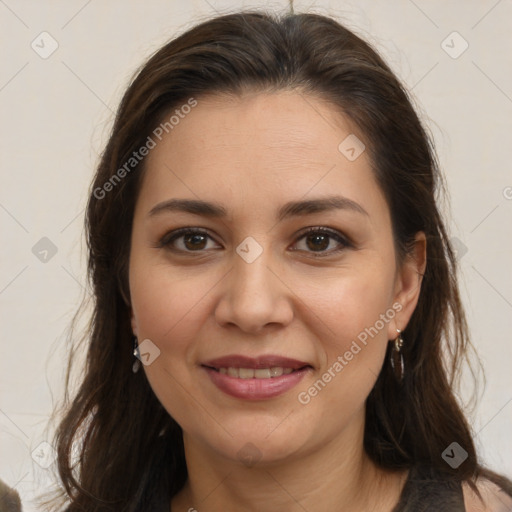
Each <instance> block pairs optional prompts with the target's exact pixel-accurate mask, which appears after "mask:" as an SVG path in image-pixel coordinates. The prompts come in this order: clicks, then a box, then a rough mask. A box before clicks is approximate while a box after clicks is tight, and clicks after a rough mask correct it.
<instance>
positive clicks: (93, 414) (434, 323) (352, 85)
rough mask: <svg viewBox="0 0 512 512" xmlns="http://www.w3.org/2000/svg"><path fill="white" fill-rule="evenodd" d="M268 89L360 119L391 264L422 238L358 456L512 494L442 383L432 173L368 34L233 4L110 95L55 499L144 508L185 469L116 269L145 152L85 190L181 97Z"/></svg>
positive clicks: (448, 368) (440, 285)
mask: <svg viewBox="0 0 512 512" xmlns="http://www.w3.org/2000/svg"><path fill="white" fill-rule="evenodd" d="M280 90H294V91H297V92H298V93H300V94H304V95H311V96H314V97H316V98H319V99H321V100H323V101H326V102H328V103H329V104H331V105H332V106H333V108H335V109H337V111H339V112H342V113H344V115H346V116H348V117H349V118H350V119H351V121H352V122H353V123H354V125H355V126H357V128H358V129H359V130H360V133H361V136H362V137H363V138H364V142H365V144H366V147H367V150H368V151H369V154H370V157H371V161H372V166H373V172H374V174H375V178H376V180H377V182H378V184H379V186H380V187H381V189H382V191H383V193H384V195H385V198H386V200H387V204H388V205H389V208H390V212H391V219H392V226H393V235H394V242H395V247H396V253H397V263H398V264H399V263H400V262H402V261H403V259H404V257H405V256H406V255H407V254H408V253H409V252H410V249H411V244H412V242H413V240H414V236H415V234H416V233H417V232H419V231H423V232H424V233H425V234H426V237H427V259H428V261H427V267H426V271H425V274H424V276H423V282H422V287H421V294H420V297H419V302H418V305H417V307H416V309H415V311H414V313H413V315H412V318H411V320H410V322H409V324H408V325H407V328H406V329H405V332H404V333H403V334H404V339H405V345H404V349H403V350H404V359H405V377H404V381H403V383H402V384H399V383H397V381H396V379H395V378H394V375H393V372H392V369H391V367H390V364H389V358H388V357H386V360H385V363H384V365H383V368H382V370H381V373H380V375H379V377H378V380H377V382H376V384H375V387H374V388H373V390H372V391H371V393H370V395H369V396H368V399H367V404H366V417H367V418H366V419H367V421H366V430H365V437H364V445H365V449H366V451H367V453H368V455H369V456H370V457H371V458H372V460H373V461H375V463H376V464H378V465H379V466H380V467H383V468H389V469H396V468H411V467H412V466H414V465H415V464H427V465H429V466H431V467H434V468H435V469H436V470H437V471H438V472H440V473H441V474H442V475H444V477H445V478H446V479H450V480H452V481H456V482H464V481H466V482H468V483H473V482H474V481H476V478H477V477H478V476H486V477H487V478H490V479H491V480H493V481H495V482H497V483H498V484H499V485H501V486H502V487H503V488H504V489H506V490H507V491H508V492H509V493H511V494H512V483H510V482H509V481H507V480H506V479H505V478H504V477H500V476H499V475H497V474H495V473H493V472H491V471H489V470H486V469H484V468H483V467H482V466H481V465H480V463H479V460H478V459H477V454H476V452H475V447H474V443H473V439H472V435H471V430H470V427H469V426H468V423H467V420H466V419H465V416H464V414H463V412H462V410H461V406H460V405H459V403H458V401H457V400H456V397H455V392H454V382H455V380H456V376H457V375H458V373H459V369H460V367H461V363H462V361H463V360H465V359H467V351H468V349H470V348H471V344H470V342H469V336H468V327H467V324H466V320H465V316H464V312H463V309H462V305H461V300H460V297H459V292H458V285H457V275H456V270H457V269H456V258H455V256H454V252H453V250H452V247H451V245H450V241H449V238H448V236H447V232H446V229H445V227H444V224H443V220H442V218H441V215H440V213H439V210H438V206H437V204H436V200H437V199H438V197H437V196H438V193H439V190H440V187H441V186H442V177H441V175H440V173H439V170H438V164H437V162H436V157H435V153H434V150H433V146H432V143H431V138H430V136H429V135H428V134H427V132H426V131H425V129H424V128H423V126H422V123H421V122H420V120H419V118H418V115H417V114H416V112H415V110H414V108H413V106H412V104H411V100H410V99H409V98H408V94H407V93H406V91H405V90H404V88H403V86H402V85H401V84H400V82H399V81H398V80H397V78H396V77H395V75H394V74H393V72H392V71H391V70H390V68H389V67H388V66H387V65H386V64H385V63H384V62H383V60H382V59H381V58H380V57H379V55H378V54H377V53H376V52H375V51H374V50H373V49H372V48H371V46H370V45H369V44H368V43H366V42H365V41H363V40H362V39H360V38H359V37H358V36H356V35H355V34H354V33H352V32H351V31H349V30H348V29H346V28H345V27H343V26H342V25H340V24H339V23H338V22H337V21H335V20H333V19H330V18H328V17H324V16H320V15H315V14H283V15H271V14H267V13H264V12H255V11H246V12H240V13H236V14H229V15H223V16H220V17H217V18H214V19H211V20H208V21H205V22H202V23H201V24H199V25H197V26H195V27H193V28H192V29H190V30H188V31H187V32H185V33H184V34H182V35H180V36H179V37H177V38H175V39H174V40H172V41H170V42H169V43H168V44H166V45H165V46H164V47H162V48H161V49H160V50H159V51H158V52H157V53H156V54H155V55H153V56H152V57H151V58H150V59H149V61H148V62H147V63H146V64H145V65H144V66H143V67H142V68H141V70H140V71H139V72H138V74H137V75H136V77H135V78H134V80H133V82H132V83H131V85H130V86H129V88H128V90H127V91H126V93H125V95H124V97H123V99H122V101H121V104H120V106H119V109H118V112H117V116H116V119H115V122H114V126H113V129H112V133H111V136H110V139H109V141H108V144H107V146H106V148H105V151H104V153H103V155H102V157H101V161H100V164H99V166H98V169H97V172H96V176H95V178H94V182H93V184H92V187H91V192H90V198H89V202H88V206H87V213H86V232H87V243H88V258H89V259H88V273H89V279H90V284H91V286H92V293H93V298H94V310H93V316H92V319H91V322H90V332H89V334H88V350H87V358H86V365H85V368H84V370H83V378H82V380H81V383H80V386H79V389H78V391H77V393H76V394H75V395H74V396H73V397H72V399H71V400H69V399H68V400H67V402H66V405H65V414H64V417H63V419H62V421H61V423H60V425H59V428H58V431H57V435H56V440H55V443H56V447H57V451H58V469H59V473H60V478H61V480H62V483H63V488H64V489H65V493H66V494H67V496H68V497H69V498H70V500H71V504H70V505H69V508H68V509H67V510H69V511H75V510H76V511H78V510H87V511H88V512H93V511H106V510H116V511H136V510H137V511H145V510H148V511H149V510H151V507H152V505H151V504H150V503H151V497H152V496H157V495H158V496H165V497H168V498H169V500H170V499H171V497H172V496H174V495H175V494H176V493H177V492H178V491H179V490H180V489H181V488H182V486H183V484H184V483H185V481H186V479H187V469H186V465H185V457H184V450H183V441H182V432H181V428H180V427H179V425H178V424H177V423H176V422H175V421H174V420H173V419H172V418H171V417H170V416H169V414H168V413H167V412H166V411H165V409H164V408H163V406H162V405H161V404H160V403H159V401H158V400H157V398H156V396H155V394H154V393H153V391H152V389H151V387H150V386H149V384H148V381H147V379H146V377H145V374H144V372H139V373H137V374H134V373H133V372H132V371H131V367H132V364H133V355H132V343H133V342H132V332H131V327H130V309H129V304H130V293H129V288H128V282H127V271H128V263H129V256H130V236H131V230H132V220H133V213H134V206H135V203H136V200H137V194H138V190H139V188H140V183H141V179H142V175H143V171H144V160H142V161H141V162H140V163H139V164H138V165H137V166H136V168H134V169H133V170H131V171H130V172H127V173H125V174H126V175H123V178H122V179H121V180H117V181H116V182H115V184H114V186H112V187H109V191H108V192H107V193H101V194H100V193H98V190H99V189H103V190H105V189H104V184H105V183H107V182H108V181H109V180H112V177H113V176H114V175H115V174H116V173H117V172H118V169H120V168H122V166H123V165H124V164H125V163H126V162H127V161H128V160H129V159H130V157H131V156H132V154H133V152H134V151H137V150H138V149H139V148H140V147H141V146H143V145H144V144H145V142H146V140H147V137H148V136H150V135H151V133H152V132H153V130H154V129H155V128H156V127H157V126H158V125H159V124H160V123H161V122H162V120H163V119H164V118H165V117H166V116H169V115H170V112H171V111H172V110H173V109H175V108H176V107H178V106H180V105H182V104H185V103H187V101H189V100H190V98H195V99H196V100H197V101H198V102H200V101H201V98H202V97H205V96H206V95H211V94H231V95H241V94H243V93H244V92H247V91H258V92H274V91H280ZM340 142H341V141H340ZM112 183H113V182H112ZM388 355H389V354H388ZM70 367H71V361H70ZM68 381H69V371H68ZM68 383H69V382H68ZM453 441H456V442H457V443H458V444H459V445H460V446H461V447H463V448H464V450H465V451H466V452H467V453H468V458H467V459H466V460H465V461H464V462H463V463H462V464H461V465H460V466H459V467H458V468H457V469H452V468H451V467H450V466H449V465H448V464H447V463H446V462H445V461H444V460H443V459H442V457H441V454H442V452H443V451H444V450H445V449H446V448H447V447H448V446H449V445H450V444H451V443H452V442H453ZM473 488H474V487H473Z"/></svg>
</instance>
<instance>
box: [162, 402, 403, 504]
mask: <svg viewBox="0 0 512 512" xmlns="http://www.w3.org/2000/svg"><path fill="white" fill-rule="evenodd" d="M361 427H364V411H363V412H362V414H361V415H360V417H359V418H358V420H356V421H354V422H351V424H350V425H349V426H347V429H346V431H345V432H344V433H343V434H342V435H340V436H338V437H337V438H335V439H331V440H330V441H329V442H326V443H323V444H322V446H321V447H315V448H314V449H311V450H310V451H308V452H307V453H302V454H301V455H300V456H293V457H292V456H290V457H288V458H287V459H286V460H285V461H283V460H281V461H279V462H267V461H263V460H261V461H259V462H258V463H257V464H256V465H254V466H252V467H247V466H244V465H243V464H242V463H241V462H239V461H228V462H226V460H225V459H221V458H220V457H219V455H218V454H217V453H213V452H210V451H208V450H205V448H204V446H200V445H199V444H198V443H195V442H194V441H193V440H191V439H190V438H188V437H187V436H186V435H185V436H184V443H185V453H186V458H187V468H188V474H189V479H188V481H187V483H186V484H185V487H184V488H183V489H182V491H180V493H178V495H176V496H175V497H174V499H173V501H172V508H171V510H172V512H189V511H194V510H196V511H197V512H202V511H206V510H207V511H208V512H224V511H226V510H244V511H247V512H257V511H261V510H265V511H266V512H278V511H279V512H280V511H282V510H287V511H290V512H295V511H297V512H299V511H300V512H304V510H343V511H344V512H355V511H361V510H375V511H390V510H392V508H393V507H394V505H396V503H397V501H398V499H399V496H400V493H401V489H402V487H403V484H404V482H405V479H406V475H405V474H404V473H403V472H402V473H392V472H390V471H389V472H388V471H384V470H382V469H379V468H378V467H377V466H376V465H375V464H374V463H373V462H372V461H371V460H370V459H369V458H368V456H367V455H366V453H365V451H364V448H363V432H364V428H361Z"/></svg>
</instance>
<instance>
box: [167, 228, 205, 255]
mask: <svg viewBox="0 0 512 512" xmlns="http://www.w3.org/2000/svg"><path fill="white" fill-rule="evenodd" d="M209 240H212V241H214V240H213V238H212V237H211V236H210V235H209V234H208V233H206V232H205V231H201V230H198V229H191V228H183V229H178V230H176V231H173V232H171V233H168V234H167V235H165V236H164V237H163V238H162V239H161V240H160V243H159V245H158V247H160V248H164V247H165V248H167V249H169V250H172V251H178V252H179V251H181V252H200V251H204V250H208V249H211V248H212V247H208V241H209Z"/></svg>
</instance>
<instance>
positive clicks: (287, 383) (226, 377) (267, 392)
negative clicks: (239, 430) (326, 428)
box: [201, 355, 312, 400]
mask: <svg viewBox="0 0 512 512" xmlns="http://www.w3.org/2000/svg"><path fill="white" fill-rule="evenodd" d="M201 367H202V368H203V369H204V370H205V371H206V373H207V374H208V376H209V377H210V380H211V382H213V384H214V385H215V386H216V387H217V388H218V389H219V390H221V391H223V392H224V393H226V394H228V395H230V396H232V397H235V398H242V399H246V400H265V399H268V398H272V397H275V396H278V395H281V394H283V393H285V392H286V391H288V390H289V389H291V388H293V387H294V386H295V385H296V384H298V383H299V382H300V381H301V380H302V378H303V377H304V376H305V375H306V374H307V373H308V372H309V371H310V370H311V369H312V366H311V365H310V364H309V363H306V362H304V361H299V360H297V359H290V358H288V357H281V356H275V355H266V356H260V357H257V358H250V357H246V356H239V355H232V356H225V357H221V358H218V359H212V360H209V361H206V362H204V363H203V364H202V365H201Z"/></svg>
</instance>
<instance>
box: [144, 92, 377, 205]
mask: <svg viewBox="0 0 512 512" xmlns="http://www.w3.org/2000/svg"><path fill="white" fill-rule="evenodd" d="M177 108H178V109H179V107H177ZM171 114H172V113H171ZM171 114H170V115H171ZM170 115H169V116H170ZM354 137H357V139H355V138H354ZM347 138H348V139H347ZM346 140H348V141H349V142H350V143H353V141H354V140H355V141H357V140H360V141H364V135H363V134H361V133H360V132H359V131H358V130H357V129H356V127H355V126H354V125H353V124H352V123H351V122H350V120H349V119H348V118H347V117H345V116H343V115H342V114H341V113H340V112H339V111H338V110H336V109H335V108H334V107H333V106H332V105H330V104H328V103H327V102H325V101H321V100H320V99H318V98H315V97H312V96H309V95H305V94H301V93H297V92H291V91H282V92H278V93H247V94H245V95H243V96H227V95H222V96H220V95H218V96H210V97H206V98H197V105H196V106H195V107H194V108H192V109H191V110H190V112H189V113H188V114H186V115H184V114H182V116H181V117H180V119H179V122H178V123H177V124H175V125H173V128H172V130H169V133H164V135H163V136H162V140H161V141H157V144H156V146H155V148H154V149H152V150H151V152H150V153H149V155H148V157H147V160H146V170H145V176H144V180H143V185H142V190H141V194H140V196H141V199H142V200H143V201H144V202H148V205H147V206H148V207H149V203H150V202H153V203H154V202H157V201H159V200H165V199H168V197H169V196H172V197H193V196H197V197H201V198H210V199H211V198H217V199H218V200H220V199H222V200H225V201H226V202H230V203H231V204H232V205H233V208H234V207H235V206H237V205H238V206H239V207H240V208H245V209H247V208H255V207H260V208H261V207H264V206H265V205H267V204H269V203H270V202H278V203H283V202H285V201H287V200H296V199H298V198H301V197H303V196H305V195H307V194H312V195H315V196H318V195H322V194H330V193H333V192H335V193H336V192H337V193H342V194H343V195H345V196H347V197H349V198H351V199H354V200H357V201H358V202H364V203H365V204H367V205H369V204H373V207H374V208H373V209H374V210H377V211H376V212H375V213H378V209H379V207H380V208H386V205H385V203H384V202H383V201H384V199H383V197H382V194H381V193H380V190H379V188H378V186H377V184H376V181H375V179H374V176H373V172H372V171H371V165H370V160H369V157H368V155H367V152H366V151H363V152H362V153H361V154H360V155H359V156H358V157H357V158H356V159H353V158H351V159H349V158H347V154H346V153H344V152H343V150H344V149H346V148H345V147H344V141H346ZM340 144H341V145H342V147H341V149H340ZM349 145H350V144H349ZM352 145H353V144H352ZM345 146H346V144H345ZM361 148H362V146H359V147H356V148H355V149H356V150H357V151H359V150H360V149H361ZM348 155H349V156H351V154H350V153H349V154H348ZM263 198H264V201H265V203H262V202H261V201H262V199H263ZM369 209H371V207H369Z"/></svg>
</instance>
